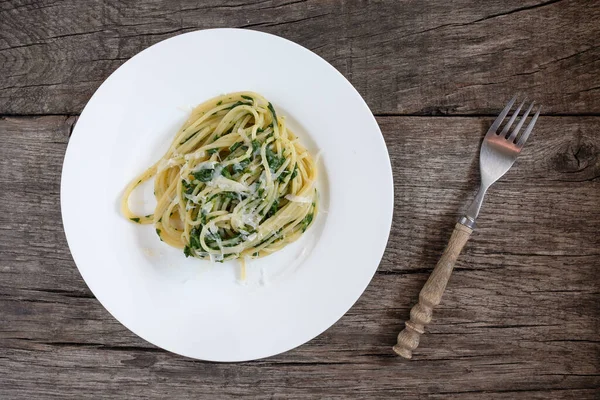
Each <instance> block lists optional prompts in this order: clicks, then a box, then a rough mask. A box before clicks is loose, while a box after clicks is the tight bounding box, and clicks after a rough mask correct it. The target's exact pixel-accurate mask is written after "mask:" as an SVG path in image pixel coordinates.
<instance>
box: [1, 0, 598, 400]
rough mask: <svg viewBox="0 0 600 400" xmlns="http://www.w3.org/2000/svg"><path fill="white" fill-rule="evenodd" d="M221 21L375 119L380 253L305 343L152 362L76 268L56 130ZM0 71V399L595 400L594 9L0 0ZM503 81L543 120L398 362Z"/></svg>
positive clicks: (161, 354)
mask: <svg viewBox="0 0 600 400" xmlns="http://www.w3.org/2000/svg"><path fill="white" fill-rule="evenodd" d="M215 27H241V28H249V29H256V30H261V31H265V32H270V33H274V34H277V35H280V36H283V37H285V38H288V39H291V40H293V41H295V42H297V43H300V44H301V45H303V46H306V47H307V48H309V49H311V50H312V51H314V52H316V53H317V54H319V55H321V56H322V57H323V58H324V59H326V60H327V61H329V62H330V63H331V64H333V65H334V66H335V67H336V68H337V69H339V70H340V71H341V72H342V73H343V74H344V75H345V76H346V77H347V78H348V79H349V80H350V81H351V82H352V83H353V84H354V85H355V87H356V88H357V89H358V91H359V92H360V93H361V94H362V96H363V97H364V98H365V100H366V101H367V103H368V104H369V106H370V107H371V109H372V111H373V113H374V114H375V115H376V117H377V120H378V122H379V124H380V126H381V129H382V131H383V134H384V136H385V140H386V142H387V145H388V148H389V152H390V156H391V159H392V166H393V172H394V184H395V201H396V203H395V204H396V206H395V211H394V221H393V227H392V232H391V236H390V240H389V244H388V248H387V251H386V253H385V256H384V258H383V260H382V262H381V265H380V266H379V270H378V272H377V274H376V275H375V277H374V279H373V281H372V283H371V284H370V286H369V287H368V289H367V290H366V292H365V293H364V295H363V296H362V297H361V299H360V300H359V301H358V303H356V305H355V306H354V307H353V308H352V309H351V310H350V311H349V312H348V313H347V314H346V315H345V316H344V317H343V318H342V319H341V320H340V321H339V322H338V323H336V324H335V325H334V326H333V327H332V328H331V329H329V330H328V331H326V332H325V333H323V334H322V335H321V336H319V337H318V338H316V339H314V340H312V341H311V342H309V343H307V344H305V345H303V346H301V347H299V348H297V349H295V350H293V351H290V352H288V353H285V354H281V355H278V356H275V357H271V358H268V359H265V360H259V361H253V362H246V363H240V364H216V363H207V362H201V361H195V360H191V359H187V358H184V357H180V356H176V355H173V354H170V353H167V352H166V351H163V350H161V349H159V348H156V347H154V346H152V345H150V344H148V343H146V342H145V341H143V340H141V339H140V338H138V337H136V336H135V335H133V334H132V333H131V332H129V331H128V330H127V329H125V328H124V327H123V326H122V325H121V324H120V323H118V322H117V321H115V320H114V319H113V318H112V317H111V316H110V315H109V313H108V312H107V311H106V310H105V309H104V308H103V307H102V306H101V305H100V303H99V302H98V301H97V300H96V299H95V298H94V296H93V295H92V293H91V292H90V290H89V289H88V288H87V286H86V285H85V284H84V282H83V280H82V279H81V277H80V275H79V273H78V271H77V269H76V267H75V264H74V263H73V260H72V258H71V255H70V253H69V249H68V247H67V243H66V240H65V236H64V233H63V230H62V225H61V215H60V206H59V187H60V173H61V165H62V160H63V156H64V153H65V149H66V146H67V142H68V141H69V135H70V133H71V132H72V130H73V126H74V125H75V124H76V122H77V116H78V115H79V113H80V112H81V111H82V109H83V107H84V106H85V104H86V102H87V101H88V100H89V98H90V96H91V95H92V94H93V93H94V91H95V90H96V89H97V88H98V86H99V85H100V84H101V83H102V81H103V80H104V79H105V78H106V77H107V76H108V75H109V74H110V73H111V72H113V71H114V70H115V69H116V68H117V67H119V66H120V65H121V64H122V63H124V62H125V61H126V60H128V59H129V58H130V57H132V56H133V55H134V54H136V53H137V52H139V51H141V50H142V49H144V48H146V47H148V46H150V45H152V44H154V43H156V42H159V41H161V40H164V39H166V38H168V37H171V36H174V35H178V34H180V33H184V32H189V31H193V30H196V29H204V28H215ZM0 71H1V73H0V115H1V118H0V185H1V186H0V187H1V189H2V190H0V199H1V201H0V204H1V205H0V207H1V212H0V230H1V237H2V239H1V241H0V398H1V399H47V398H57V399H99V398H115V399H116V398H157V399H164V398H176V399H188V398H189V399H197V398H211V399H212V398H226V397H235V396H241V395H243V396H246V397H249V398H257V399H263V398H311V399H317V398H327V399H332V398H347V397H356V398H369V397H372V398H407V399H412V398H456V397H461V398H467V399H471V398H483V399H496V398H507V399H559V398H560V399H565V398H568V399H593V398H595V399H597V398H599V396H600V337H599V336H600V335H599V332H600V312H599V311H600V306H599V304H600V276H599V273H600V3H599V2H596V1H569V0H562V1H556V0H554V1H545V2H542V1H532V0H526V1H523V0H509V1H486V2H479V1H469V0H459V1H452V2H449V1H448V2H446V1H439V2H433V1H393V0H390V1H345V0H324V1H310V0H309V1H302V0H297V1H293V0H281V1H270V0H264V1H257V2H251V1H244V0H234V1H218V0H211V1H205V2H200V1H198V2H196V1H183V2H174V1H168V0H154V1H144V2H138V1H118V0H105V1H97V2H89V3H88V2H85V4H84V2H78V1H74V0H68V1H61V2H55V1H39V2H36V1H27V0H18V1H17V0H15V1H10V0H9V1H3V2H1V3H0ZM517 91H520V92H522V93H526V94H527V95H528V96H529V97H530V98H533V99H535V100H537V101H538V102H539V103H541V104H542V105H543V116H542V117H541V118H540V120H539V121H538V124H537V126H536V129H535V133H534V135H533V136H532V138H531V139H530V141H529V143H528V145H527V146H526V149H525V151H524V154H522V156H521V157H520V159H519V160H518V161H517V165H516V168H514V169H513V170H511V171H510V172H509V173H508V174H507V175H506V176H505V178H504V179H503V180H502V181H501V182H499V183H498V184H497V185H496V186H494V187H493V189H492V190H491V192H490V193H489V197H488V198H487V201H486V203H485V204H484V207H483V211H482V215H481V218H480V220H479V221H478V222H479V229H478V230H477V231H476V233H475V234H474V236H473V238H472V240H471V241H470V242H469V243H468V244H467V246H466V249H465V251H464V253H463V255H462V256H461V258H460V261H459V263H458V265H457V268H456V270H455V272H454V275H453V276H452V279H451V280H450V284H449V286H448V289H447V291H446V294H445V296H444V299H443V301H442V304H441V306H440V308H439V309H438V310H437V313H436V314H435V315H434V321H433V323H432V324H431V326H430V327H429V329H428V333H427V334H426V335H424V337H423V338H422V342H421V346H420V347H419V349H418V350H417V351H416V353H415V356H414V359H413V360H412V361H410V362H409V361H405V360H403V359H400V358H398V357H396V356H394V354H393V353H392V351H391V346H392V345H393V344H394V343H395V338H396V334H397V333H398V331H399V330H400V328H401V327H402V324H403V321H404V320H405V319H406V318H407V317H408V311H409V308H410V307H411V306H412V305H413V303H414V302H415V300H416V298H417V294H418V292H419V290H420V288H421V286H422V285H423V283H424V282H425V280H426V279H427V276H428V274H429V272H430V271H431V269H432V267H433V266H434V264H435V262H436V260H437V258H438V256H439V255H440V252H441V251H442V249H443V247H444V245H445V244H446V242H447V240H448V237H449V234H450V232H451V230H452V227H453V224H454V221H455V218H456V217H457V215H458V213H459V211H460V209H461V207H463V206H464V204H465V201H466V200H467V199H468V198H469V197H471V196H472V195H473V191H474V189H475V187H476V184H477V180H478V172H477V150H478V146H479V142H480V139H481V138H482V136H483V134H484V133H485V131H486V129H487V127H488V126H489V124H490V123H491V121H492V120H493V118H494V115H495V114H497V113H498V112H499V110H500V109H501V108H502V107H503V105H504V103H505V102H506V101H507V100H508V99H509V98H510V97H511V96H512V95H513V94H514V93H515V92H517ZM333 100H334V99H332V101H333ZM442 137H443V138H444V140H443V141H442V140H440V139H441V138H442ZM90 229H94V226H93V224H91V225H90ZM332 290H334V289H332Z"/></svg>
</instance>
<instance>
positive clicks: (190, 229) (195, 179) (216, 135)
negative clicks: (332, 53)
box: [121, 92, 318, 265]
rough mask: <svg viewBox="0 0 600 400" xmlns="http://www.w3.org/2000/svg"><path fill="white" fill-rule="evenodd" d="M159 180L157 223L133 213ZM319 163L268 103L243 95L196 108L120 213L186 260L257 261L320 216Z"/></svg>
mask: <svg viewBox="0 0 600 400" xmlns="http://www.w3.org/2000/svg"><path fill="white" fill-rule="evenodd" d="M152 177H154V178H155V180H154V195H155V197H156V201H157V205H156V209H155V210H154V213H153V214H151V215H145V216H142V215H136V214H135V213H133V212H132V211H131V209H130V208H129V197H130V195H131V193H132V192H133V191H134V190H135V189H136V188H137V187H138V186H139V185H141V184H142V183H144V182H145V181H148V180H149V179H151V178H152ZM316 178H317V168H316V165H315V162H314V161H313V158H312V156H311V155H310V154H309V152H308V151H307V150H306V149H305V148H304V147H303V146H302V145H301V144H300V143H299V141H298V138H297V137H296V136H295V135H294V134H293V133H292V132H291V131H290V130H289V129H288V128H287V127H286V124H285V118H284V117H281V116H279V117H278V116H277V114H276V111H275V108H274V107H273V105H272V104H271V103H270V102H268V101H267V100H266V99H265V98H264V97H262V96H261V95H259V94H257V93H253V92H239V93H232V94H228V95H223V96H219V97H215V98H213V99H211V100H208V101H207V102H205V103H203V104H200V105H199V106H197V107H196V108H195V109H194V110H193V111H192V113H191V116H190V118H189V119H188V120H187V122H185V124H184V125H183V127H181V129H180V130H179V131H178V132H177V135H176V136H175V139H174V140H173V142H172V144H171V146H170V147H169V149H168V150H167V152H166V153H165V155H164V156H163V157H162V158H161V159H160V160H158V161H157V162H156V163H155V164H154V165H152V166H151V167H150V168H148V169H147V170H146V171H144V172H143V173H142V174H141V175H139V176H138V177H136V178H135V179H134V180H133V181H131V183H130V184H129V185H128V186H127V187H126V189H125V193H124V194H123V198H122V200H121V211H122V213H123V215H124V216H125V217H126V218H128V219H129V220H131V221H133V222H136V223H140V224H154V226H155V228H156V233H157V234H158V236H159V237H160V239H161V240H162V241H164V242H165V243H167V244H169V245H171V246H173V247H176V248H179V249H183V252H184V254H185V256H186V257H190V256H192V257H196V258H200V259H210V260H211V261H225V260H231V259H236V258H240V259H241V260H242V263H243V265H244V263H245V259H246V258H258V257H263V256H265V255H268V254H271V253H273V252H275V251H277V250H280V249H281V248H283V247H285V246H286V245H288V244H289V243H292V242H294V241H295V240H297V239H298V238H299V237H300V236H301V235H302V234H303V233H304V231H305V230H306V229H307V228H308V227H309V226H310V225H311V224H312V221H313V220H314V218H315V216H316V215H317V211H318V195H317V191H316V189H315V188H314V182H315V179H316Z"/></svg>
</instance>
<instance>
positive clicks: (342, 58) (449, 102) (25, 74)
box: [0, 0, 600, 115]
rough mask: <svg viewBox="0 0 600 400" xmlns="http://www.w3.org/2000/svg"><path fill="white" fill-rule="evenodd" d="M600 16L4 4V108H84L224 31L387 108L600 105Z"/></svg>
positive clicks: (569, 109)
mask: <svg viewBox="0 0 600 400" xmlns="http://www.w3.org/2000/svg"><path fill="white" fill-rule="evenodd" d="M599 20H600V7H598V3H597V2H596V1H594V0H587V1H584V0H560V1H557V0H547V1H540V0H509V1H506V0H494V1H485V2H479V1H473V0H458V1H452V2H442V1H431V0H428V1H421V0H411V1H397V0H387V1H366V0H365V1H356V0H354V1H352V0H305V1H302V0H275V1H269V0H262V1H249V0H230V1H226V0H211V1H195V0H194V1H193V0H184V1H170V0H150V1H143V2H140V1H123V0H104V1H95V2H80V1H75V0H67V1H54V0H43V1H31V0H14V1H4V2H2V3H0V70H1V75H0V114H4V115H6V114H13V115H14V114H16V115H21V114H78V113H80V112H81V110H82V109H83V107H84V105H85V104H86V102H87V101H88V99H89V98H90V96H91V95H92V94H93V92H94V91H95V90H96V89H97V88H98V86H99V85H100V84H101V83H102V81H103V80H104V79H105V78H106V77H107V76H108V75H109V74H110V73H112V72H113V71H114V70H115V69H116V68H117V67H119V66H120V65H121V64H122V63H124V62H125V61H126V60H128V59H129V58H130V57H132V56H133V55H135V54H136V53H138V52H140V51H141V50H143V49H145V48H146V47H148V46H150V45H152V44H154V43H157V42H159V41H161V40H164V39H167V38H169V37H172V36H175V35H178V34H180V33H184V32H190V31H194V30H197V29H205V28H217V27H239V28H248V29H256V30H260V31H264V32H269V33H274V34H277V35H280V36H283V37H285V38H288V39H291V40H293V41H295V42H297V43H299V44H301V45H303V46H305V47H307V48H309V49H311V50H313V51H315V52H316V53H317V54H319V55H321V56H322V57H324V58H325V59H326V60H328V61H329V62H330V63H332V64H333V65H334V66H335V67H336V68H337V69H338V70H340V71H341V72H342V73H343V74H344V75H345V76H346V77H347V78H348V79H349V80H350V81H351V82H352V83H353V84H354V85H355V86H356V88H357V89H358V91H359V92H360V93H361V94H362V95H363V96H364V97H365V99H366V101H367V103H368V104H369V106H370V107H371V108H372V110H373V111H374V113H375V114H379V115H386V114H387V115H390V114H420V115H437V114H453V115H457V114H465V115H467V114H493V113H495V112H497V111H498V108H497V107H498V106H499V105H501V104H502V101H504V100H506V99H508V98H510V97H512V95H513V94H514V93H513V92H514V91H515V90H516V88H518V90H521V91H523V92H524V93H527V95H529V96H530V97H532V98H534V99H536V100H537V101H538V102H540V103H541V104H543V105H544V109H543V110H544V113H546V114H588V115H589V114H600V74H598V69H599V67H600V41H599V38H600V23H598V21H599ZM266 62H267V61H266ZM498 99H501V100H502V101H498Z"/></svg>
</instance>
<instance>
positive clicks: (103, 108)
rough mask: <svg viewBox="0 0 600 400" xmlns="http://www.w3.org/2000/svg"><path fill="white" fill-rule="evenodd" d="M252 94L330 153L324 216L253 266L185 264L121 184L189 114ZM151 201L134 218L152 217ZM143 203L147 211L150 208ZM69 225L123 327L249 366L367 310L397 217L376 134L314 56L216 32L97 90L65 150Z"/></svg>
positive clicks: (136, 65) (181, 41)
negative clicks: (360, 305)
mask: <svg viewBox="0 0 600 400" xmlns="http://www.w3.org/2000/svg"><path fill="white" fill-rule="evenodd" d="M241 90H252V91H255V92H258V93H260V94H262V95H264V96H265V97H266V98H267V99H269V100H270V101H271V102H272V103H273V104H274V105H275V108H276V109H277V112H278V114H281V115H285V116H287V120H288V124H289V125H290V127H291V128H292V129H293V131H294V132H295V133H297V134H298V135H299V136H300V140H301V142H302V143H304V144H305V145H306V146H307V147H308V148H309V149H310V150H312V151H313V154H316V153H317V152H318V151H319V150H321V151H322V153H321V159H320V162H319V168H320V177H319V188H320V193H321V207H322V210H323V211H322V212H321V213H320V214H319V215H318V216H317V218H316V221H315V223H314V225H313V226H312V227H311V228H310V229H309V230H307V232H306V234H305V235H303V237H302V238H301V239H300V240H299V241H298V242H296V243H294V244H293V245H290V246H288V247H286V248H285V249H284V250H282V251H280V252H278V253H276V254H274V255H271V256H268V257H266V258H263V259H261V260H256V261H253V262H251V263H250V265H249V268H248V269H249V271H248V272H249V276H248V280H247V281H246V282H245V283H240V282H238V281H237V273H238V263H237V262H229V263H224V264H215V265H211V264H210V263H209V262H207V261H201V260H196V259H186V258H185V257H184V256H183V253H182V252H181V251H179V250H175V249H172V248H170V247H169V246H167V245H166V244H164V243H162V242H160V241H159V239H158V237H157V236H156V234H155V233H154V228H153V227H152V226H148V225H144V226H140V225H136V224H132V223H131V222H129V221H126V220H125V218H123V217H122V216H121V215H120V214H119V211H118V202H119V198H120V196H121V194H122V191H123V189H124V187H125V185H126V184H127V183H128V182H129V180H130V179H132V178H133V177H134V176H135V175H137V174H138V173H139V172H141V171H142V170H144V169H145V168H146V167H148V166H149V165H150V164H151V163H153V162H154V161H155V160H156V159H158V158H159V157H160V156H161V155H162V154H163V152H164V151H165V150H166V149H167V147H168V145H169V143H170V142H171V140H172V138H173V135H174V134H175V131H176V130H177V128H178V127H179V126H180V125H181V124H182V123H183V122H184V120H185V119H186V117H187V115H188V112H189V107H190V106H193V105H196V104H199V103H201V102H203V101H205V100H207V99H209V98H211V97H214V96H216V95H219V94H222V93H228V92H234V91H241ZM152 197H153V196H152V193H151V189H150V193H146V195H145V196H142V195H141V194H140V196H139V198H138V200H135V199H134V200H133V203H136V204H134V206H137V207H139V208H141V209H147V210H148V211H151V210H152V204H153V199H152ZM144 199H145V204H143V202H144ZM61 203H62V204H61V206H62V216H63V223H64V228H65V232H66V235H67V240H68V242H69V247H70V249H71V253H72V254H73V258H74V259H75V263H76V264H77V267H78V268H79V271H80V272H81V275H82V276H83V279H84V280H85V281H86V283H87V284H88V286H89V287H90V289H91V290H92V292H93V293H94V295H95V296H96V297H97V298H98V300H99V301H100V302H101V303H102V305H103V306H104V307H106V309H107V310H108V311H109V312H110V313H111V314H112V315H113V316H114V317H115V318H116V319H117V320H119V321H120V322H121V323H122V324H123V325H125V326H126V327H127V328H129V329H130V330H131V331H133V332H134V333H136V334H137V335H139V336H141V337H142V338H144V339H145V340H147V341H149V342H151V343H153V344H155V345H156V346H160V347H162V348H164V349H166V350H169V351H172V352H174V353H178V354H182V355H185V356H188V357H193V358H198V359H203V360H213V361H242V360H250V359H256V358H262V357H268V356H271V355H274V354H278V353H281V352H284V351H287V350H290V349H292V348H294V347H296V346H299V345H301V344H302V343H305V342H307V341H308V340H310V339H312V338H314V337H315V336H317V335H319V334H320V333H321V332H323V331H325V330H326V329H327V328H329V327H330V326H331V325H332V324H334V323H335V322H336V321H337V320H338V319H339V318H340V317H341V316H342V315H344V313H345V312H346V311H348V309H349V308H350V307H351V306H352V305H353V304H354V302H355V301H356V300H357V299H358V298H359V296H360V295H361V294H362V292H363V291H364V290H365V288H366V287H367V285H368V284H369V281H370V280H371V278H372V277H373V274H374V273H375V270H376V269H377V266H378V264H379V262H380V260H381V257H382V255H383V251H384V249H385V246H386V243H387V239H388V235H389V230H390V225H391V220H392V209H393V182H392V172H391V167H390V161H389V156H388V153H387V150H386V147H385V143H384V140H383V137H382V135H381V131H380V130H379V127H378V126H377V123H376V122H375V119H374V118H373V115H372V114H371V112H370V110H369V108H368V107H367V105H366V104H365V102H364V101H363V99H362V98H361V97H360V95H359V94H358V92H357V91H356V90H355V89H354V88H353V87H352V85H351V84H350V83H349V82H348V81H347V80H346V79H345V78H344V77H343V76H342V75H341V74H340V73H339V72H338V71H336V70H335V69H334V68H333V67H332V66H331V65H329V64H328V63H327V62H326V61H324V60H323V59H322V58H320V57H318V56H317V55H315V54H314V53H312V52H310V51H309V50H307V49H305V48H303V47H301V46H299V45H297V44H295V43H292V42H290V41H288V40H285V39H282V38H279V37H277V36H273V35H268V34H265V33H260V32H255V31H249V30H238V29H214V30H204V31H198V32H192V33H187V34H184V35H180V36H177V37H174V38H171V39H168V40H165V41H163V42H161V43H158V44H156V45H154V46H152V47H150V48H148V49H146V50H144V51H142V52H141V53H139V54H138V55H136V56H135V57H133V58H132V59H131V60H129V61H127V62H126V63H125V64H123V65H122V66H121V67H120V68H119V69H118V70H117V71H116V72H114V73H113V74H112V75H111V76H110V77H109V78H108V79H107V80H106V81H105V82H104V83H103V84H102V86H100V88H99V89H98V90H97V91H96V93H95V94H94V96H93V97H92V98H91V100H90V101H89V103H88V104H87V106H86V107H85V110H84V111H83V113H82V114H81V117H80V118H79V121H78V122H77V126H76V127H75V131H74V132H73V135H72V137H71V139H70V141H69V146H68V148H67V153H66V155H65V161H64V166H63V172H62V183H61Z"/></svg>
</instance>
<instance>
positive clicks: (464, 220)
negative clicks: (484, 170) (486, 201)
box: [458, 185, 489, 229]
mask: <svg viewBox="0 0 600 400" xmlns="http://www.w3.org/2000/svg"><path fill="white" fill-rule="evenodd" d="M488 188H489V186H484V185H481V186H480V187H479V190H478V191H477V194H476V195H475V198H474V199H473V201H472V202H471V205H470V206H469V208H467V211H466V212H465V214H464V215H463V216H462V217H460V219H459V220H458V222H459V223H460V224H461V225H464V226H466V227H467V228H471V229H475V220H476V219H477V216H478V215H479V210H480V209H481V204H483V197H484V196H485V193H486V192H487V190H488Z"/></svg>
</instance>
